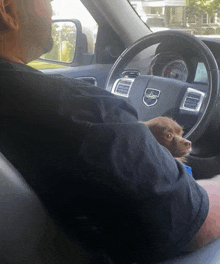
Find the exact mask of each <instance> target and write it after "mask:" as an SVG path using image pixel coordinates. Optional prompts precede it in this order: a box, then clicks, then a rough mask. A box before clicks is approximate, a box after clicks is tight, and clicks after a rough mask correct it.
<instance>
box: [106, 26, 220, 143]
mask: <svg viewBox="0 0 220 264" xmlns="http://www.w3.org/2000/svg"><path fill="white" fill-rule="evenodd" d="M167 38H179V39H180V40H181V41H183V42H185V44H186V45H187V46H188V47H191V48H192V49H194V50H195V52H196V53H197V54H198V56H199V57H200V58H201V60H202V61H203V63H204V65H205V67H206V70H207V75H208V86H209V89H208V93H207V96H208V98H206V105H203V107H202V110H201V111H202V112H201V114H200V117H199V118H198V121H197V122H196V123H195V125H194V126H193V127H192V129H191V130H190V131H189V132H188V133H187V134H186V135H185V137H186V138H188V139H190V140H191V141H196V140H197V139H198V138H199V137H200V136H201V135H202V134H203V133H204V131H205V129H206V128H207V125H208V124H209V122H210V120H211V116H212V112H213V109H214V107H215V105H216V102H217V99H218V94H219V71H218V65H217V62H216V60H215V58H214V56H213V54H212V52H211V51H210V49H209V48H208V47H207V46H206V44H205V43H204V42H202V41H201V40H200V39H198V38H196V37H195V36H192V35H189V34H187V33H184V32H180V31H172V30H167V31H161V32H156V33H152V34H149V35H147V36H145V37H143V38H141V39H139V40H138V41H136V42H135V43H134V44H133V45H132V46H131V47H129V48H127V49H126V50H125V51H124V52H123V53H122V54H121V55H120V56H119V58H118V59H117V60H116V62H115V63H114V65H113V66H112V68H111V71H110V73H109V75H108V78H107V82H106V90H108V91H110V92H113V85H114V83H115V81H116V80H117V79H118V78H120V77H121V73H122V71H123V69H125V67H126V66H127V64H128V63H129V62H130V61H131V60H132V59H133V58H134V57H135V56H136V55H137V54H139V53H140V52H141V51H143V50H144V49H146V48H148V47H150V46H152V45H154V44H158V43H161V42H162V41H164V40H166V39H167ZM166 79H167V78H164V81H166ZM155 117H156V116H155Z"/></svg>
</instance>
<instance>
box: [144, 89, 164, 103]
mask: <svg viewBox="0 0 220 264" xmlns="http://www.w3.org/2000/svg"><path fill="white" fill-rule="evenodd" d="M159 97H160V91H159V90H156V89H153V88H147V89H146V91H145V93H144V98H143V102H144V103H145V104H146V105H147V106H153V105H155V104H156V103H157V102H158V99H159Z"/></svg>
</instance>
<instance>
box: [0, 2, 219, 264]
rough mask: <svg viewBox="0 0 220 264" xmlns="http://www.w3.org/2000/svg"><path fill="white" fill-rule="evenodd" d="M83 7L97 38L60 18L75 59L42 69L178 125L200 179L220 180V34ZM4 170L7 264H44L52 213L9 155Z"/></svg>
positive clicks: (131, 12)
mask: <svg viewBox="0 0 220 264" xmlns="http://www.w3.org/2000/svg"><path fill="white" fill-rule="evenodd" d="M74 1H75V0H72V2H74ZM54 2H55V0H54ZM78 2H80V4H81V5H83V8H85V9H86V10H87V12H88V14H89V15H90V16H91V17H92V18H93V20H94V21H95V23H96V25H95V27H94V28H95V30H96V33H95V34H93V33H92V34H91V31H89V30H88V29H87V28H86V27H85V26H84V24H83V22H82V21H80V19H79V18H76V17H71V18H70V17H68V18H67V17H65V16H63V17H59V18H57V17H56V16H55V17H54V21H53V22H54V25H55V23H59V22H61V23H64V22H68V23H71V24H72V25H73V26H74V28H75V33H74V34H75V40H74V43H71V44H72V46H71V47H72V48H73V47H74V53H73V58H72V59H71V61H68V62H67V61H65V60H62V59H50V57H49V56H42V57H41V58H39V60H38V63H39V62H42V63H44V65H46V64H47V63H48V64H50V65H51V64H52V65H56V67H55V66H54V68H53V67H48V68H47V67H45V68H41V69H40V70H41V71H42V72H43V73H44V74H48V75H57V74H59V75H63V76H66V77H69V78H78V79H82V80H84V81H86V82H89V83H91V84H93V85H95V86H98V87H100V88H101V89H105V90H107V91H109V92H110V93H113V94H115V96H118V97H120V98H122V99H123V100H126V101H127V102H129V103H130V104H132V105H133V106H134V107H135V108H136V110H137V112H138V116H139V120H140V121H147V120H149V119H152V118H154V117H157V116H168V117H171V118H173V119H174V120H176V121H177V122H178V123H179V124H180V125H181V126H182V127H183V129H184V136H185V137H186V138H187V139H189V140H190V141H192V152H191V153H190V154H189V156H188V157H187V162H186V164H187V165H188V166H190V167H191V168H192V174H193V176H194V178H195V179H208V178H212V177H213V176H215V175H217V174H219V172H220V156H219V154H220V139H219V134H220V133H219V132H220V115H219V114H220V110H219V64H220V55H219V54H220V53H219V49H220V38H219V35H217V34H215V35H195V36H194V35H192V34H188V33H186V32H184V31H183V30H178V29H170V30H164V31H159V32H155V33H152V31H151V29H150V27H149V26H148V25H147V23H146V21H143V20H142V19H141V17H140V16H139V15H138V11H137V10H135V9H134V7H133V6H132V4H131V3H130V1H128V0H120V1H118V0H102V1H99V0H79V1H78ZM67 7H68V6H67ZM73 8H74V4H73ZM75 8H77V5H76V4H75ZM30 66H31V64H30ZM91 89H92V86H91ZM0 164H1V166H0V177H1V182H2V189H1V192H0V196H1V212H2V213H1V216H0V218H1V223H2V224H1V229H0V234H1V250H0V252H1V253H0V262H1V263H5V264H10V263H44V262H43V261H42V258H41V252H40V250H39V247H35V246H34V245H37V244H39V243H41V238H40V236H38V234H40V233H45V232H47V230H45V228H44V226H45V225H44V221H47V219H48V216H47V213H46V210H45V208H44V206H43V205H42V204H41V202H40V200H39V198H38V197H37V196H36V194H35V193H34V191H33V190H32V189H31V187H30V186H28V184H27V183H26V182H25V180H24V179H23V178H22V175H20V174H19V172H18V171H17V170H16V168H15V167H13V165H12V164H10V162H9V161H8V160H7V159H6V158H5V157H4V156H3V155H2V154H1V155H0ZM36 215H37V216H38V217H36ZM219 247H220V239H216V240H215V241H214V242H212V243H210V244H208V245H206V246H204V247H202V248H200V249H199V250H196V251H193V252H185V253H183V254H182V255H180V256H178V257H176V258H174V259H171V260H168V261H166V262H163V264H171V263H172V264H176V263H178V264H201V263H207V264H209V263H210V264H214V263H219V262H220V251H219ZM27 256H29V257H30V256H31V258H32V257H33V259H35V262H30V258H29V257H27ZM45 263H54V262H46V261H45ZM60 263H63V262H60ZM73 263H74V262H73ZM158 264H159V263H158ZM160 264H162V262H161V263H160Z"/></svg>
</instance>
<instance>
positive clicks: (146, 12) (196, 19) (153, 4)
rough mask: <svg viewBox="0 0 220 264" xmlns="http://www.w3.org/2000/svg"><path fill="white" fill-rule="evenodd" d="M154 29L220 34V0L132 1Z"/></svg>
mask: <svg viewBox="0 0 220 264" xmlns="http://www.w3.org/2000/svg"><path fill="white" fill-rule="evenodd" d="M128 1H129V2H130V4H131V5H132V6H133V8H134V9H135V10H136V12H137V13H138V15H139V16H140V18H141V19H142V20H143V21H144V22H145V23H146V24H147V25H148V26H149V27H150V28H151V30H152V31H153V32H154V31H158V30H167V29H176V30H182V31H185V32H187V33H190V34H193V35H215V36H217V35H220V1H217V0H211V1H210V0H203V1H198V0H178V1H176V0H136V1H132V0H128Z"/></svg>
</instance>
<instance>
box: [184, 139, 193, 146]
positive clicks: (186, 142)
mask: <svg viewBox="0 0 220 264" xmlns="http://www.w3.org/2000/svg"><path fill="white" fill-rule="evenodd" d="M184 145H185V146H187V147H190V146H191V142H190V141H189V140H187V139H186V141H185V143H184Z"/></svg>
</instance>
